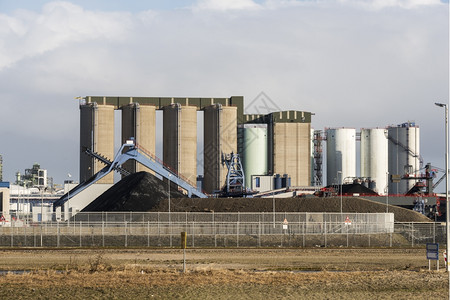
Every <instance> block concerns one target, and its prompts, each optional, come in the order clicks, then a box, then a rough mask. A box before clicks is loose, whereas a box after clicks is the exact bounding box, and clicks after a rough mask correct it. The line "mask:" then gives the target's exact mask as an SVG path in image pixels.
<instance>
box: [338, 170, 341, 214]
mask: <svg viewBox="0 0 450 300" xmlns="http://www.w3.org/2000/svg"><path fill="white" fill-rule="evenodd" d="M338 178H339V194H340V198H341V217H342V171H338Z"/></svg>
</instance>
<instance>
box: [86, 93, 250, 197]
mask: <svg viewBox="0 0 450 300" xmlns="http://www.w3.org/2000/svg"><path fill="white" fill-rule="evenodd" d="M115 109H120V110H122V142H123V141H125V140H127V139H130V138H131V137H133V138H134V139H135V141H136V143H137V144H138V145H139V146H140V147H141V148H142V149H146V150H148V152H149V153H151V154H154V153H155V141H156V134H155V127H156V123H155V111H156V110H162V111H163V158H162V159H163V161H164V163H165V164H166V165H167V166H169V167H170V168H171V169H172V170H174V171H175V172H176V173H177V174H179V175H180V176H182V177H183V178H185V179H187V180H188V181H190V182H193V183H195V182H196V178H197V111H198V110H201V111H203V112H204V120H205V124H207V126H205V127H204V151H203V156H204V170H205V176H204V181H203V188H204V189H205V190H206V191H207V192H208V193H212V192H213V191H216V190H220V188H221V187H222V185H223V182H224V179H225V176H226V167H225V166H223V165H222V164H221V155H222V153H231V152H234V153H236V152H237V145H236V144H237V141H236V136H237V131H236V130H237V123H238V122H240V120H242V119H243V117H242V116H243V97H230V98H158V97H85V98H83V101H82V102H81V103H80V146H81V151H80V182H83V181H86V180H88V179H89V178H91V177H92V176H93V175H94V174H95V173H97V172H98V171H100V170H101V169H102V168H103V167H104V166H105V164H104V163H103V162H102V161H101V160H99V159H95V157H94V156H89V155H86V153H85V149H90V150H91V151H92V152H94V153H97V154H98V155H100V156H102V157H103V158H105V159H107V160H112V159H113V157H114V110H115ZM130 164H136V162H129V165H128V166H124V167H125V168H127V169H128V170H129V171H131V172H135V171H139V170H142V169H139V168H143V167H138V166H137V165H133V166H131V165H130ZM113 182H114V179H113V176H112V174H109V175H108V176H106V177H105V178H102V180H101V183H105V184H112V183H113Z"/></svg>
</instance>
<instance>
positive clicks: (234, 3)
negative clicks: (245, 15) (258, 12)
mask: <svg viewBox="0 0 450 300" xmlns="http://www.w3.org/2000/svg"><path fill="white" fill-rule="evenodd" d="M258 8H260V5H258V4H257V3H255V2H254V1H252V0H199V1H198V2H197V4H196V5H195V6H194V9H196V10H218V11H228V10H248V9H258Z"/></svg>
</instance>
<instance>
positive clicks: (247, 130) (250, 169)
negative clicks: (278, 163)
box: [242, 124, 267, 188]
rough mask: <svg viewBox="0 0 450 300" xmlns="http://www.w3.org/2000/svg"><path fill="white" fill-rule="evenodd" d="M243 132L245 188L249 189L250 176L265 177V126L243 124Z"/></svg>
mask: <svg viewBox="0 0 450 300" xmlns="http://www.w3.org/2000/svg"><path fill="white" fill-rule="evenodd" d="M243 132H244V134H243V136H244V142H243V151H242V153H243V157H242V159H243V168H244V175H245V186H246V187H247V188H251V183H252V175H267V124H245V125H244V126H243Z"/></svg>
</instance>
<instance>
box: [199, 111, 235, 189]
mask: <svg viewBox="0 0 450 300" xmlns="http://www.w3.org/2000/svg"><path fill="white" fill-rule="evenodd" d="M203 110H204V127H203V129H204V131H203V136H204V149H203V160H204V179H203V189H204V190H205V191H206V192H207V193H212V192H214V191H218V190H220V189H221V188H222V187H223V185H224V184H225V181H226V178H227V174H228V168H227V166H226V165H225V164H222V155H225V154H230V153H232V152H233V153H237V113H238V111H237V107H234V106H225V105H222V104H220V103H215V104H213V105H209V106H206V107H204V108H203Z"/></svg>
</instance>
